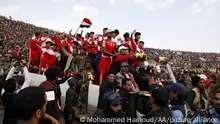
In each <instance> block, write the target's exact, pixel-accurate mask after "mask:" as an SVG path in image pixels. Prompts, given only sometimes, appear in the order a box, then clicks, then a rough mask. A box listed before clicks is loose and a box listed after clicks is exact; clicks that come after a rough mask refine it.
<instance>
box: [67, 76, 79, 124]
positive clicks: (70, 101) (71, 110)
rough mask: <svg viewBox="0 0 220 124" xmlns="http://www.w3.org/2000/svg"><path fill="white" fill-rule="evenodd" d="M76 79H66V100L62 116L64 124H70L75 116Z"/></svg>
mask: <svg viewBox="0 0 220 124" xmlns="http://www.w3.org/2000/svg"><path fill="white" fill-rule="evenodd" d="M77 83H78V80H77V79H75V78H72V79H70V80H68V84H69V89H68V90H67V91H66V101H65V107H64V118H65V122H66V124H72V123H73V119H74V116H75V109H76V102H77V93H76V85H77Z"/></svg>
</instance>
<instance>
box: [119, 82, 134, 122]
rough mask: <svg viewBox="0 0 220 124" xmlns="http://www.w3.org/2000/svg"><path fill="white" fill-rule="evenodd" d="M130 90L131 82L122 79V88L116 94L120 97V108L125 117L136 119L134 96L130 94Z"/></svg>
mask: <svg viewBox="0 0 220 124" xmlns="http://www.w3.org/2000/svg"><path fill="white" fill-rule="evenodd" d="M132 88H133V87H132V82H131V80H130V79H123V80H122V88H121V89H120V90H119V92H118V93H119V95H120V96H121V97H122V103H121V107H122V110H123V111H124V112H125V113H126V115H127V117H131V118H136V109H135V96H133V95H132V94H131V93H130V92H132ZM134 95H135V94H134Z"/></svg>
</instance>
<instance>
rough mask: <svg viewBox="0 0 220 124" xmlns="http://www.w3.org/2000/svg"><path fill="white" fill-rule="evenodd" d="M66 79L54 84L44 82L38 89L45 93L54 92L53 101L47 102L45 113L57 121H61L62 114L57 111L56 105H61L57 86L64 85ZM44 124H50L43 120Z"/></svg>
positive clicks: (59, 91)
mask: <svg viewBox="0 0 220 124" xmlns="http://www.w3.org/2000/svg"><path fill="white" fill-rule="evenodd" d="M67 79H68V77H67V78H64V79H62V80H58V81H57V82H56V83H50V82H49V81H44V82H42V83H41V84H40V86H39V87H41V88H43V89H45V91H54V92H55V100H54V101H49V102H47V109H46V113H47V114H49V115H50V116H52V117H54V118H55V119H57V120H60V119H61V116H62V113H61V111H60V109H59V105H58V103H59V104H60V105H61V100H60V99H61V90H60V86H59V84H61V83H64V82H65V81H66V80H67ZM44 124H51V122H50V121H48V120H46V119H45V120H44Z"/></svg>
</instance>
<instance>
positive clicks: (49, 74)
mask: <svg viewBox="0 0 220 124" xmlns="http://www.w3.org/2000/svg"><path fill="white" fill-rule="evenodd" d="M60 74H61V71H60V69H59V68H58V67H56V66H54V67H50V68H48V69H47V70H46V72H45V76H46V78H47V80H48V81H54V80H56V77H57V76H60Z"/></svg>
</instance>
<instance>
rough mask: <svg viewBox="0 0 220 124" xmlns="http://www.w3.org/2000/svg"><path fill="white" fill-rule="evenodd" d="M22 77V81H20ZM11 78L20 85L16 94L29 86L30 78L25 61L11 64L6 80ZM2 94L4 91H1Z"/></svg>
mask: <svg viewBox="0 0 220 124" xmlns="http://www.w3.org/2000/svg"><path fill="white" fill-rule="evenodd" d="M22 76H24V80H23V79H22ZM12 77H15V78H16V80H17V81H18V83H19V85H20V88H19V89H18V90H17V91H16V92H18V91H19V90H21V89H24V88H25V87H29V86H30V82H31V77H30V75H29V72H28V69H27V67H26V61H25V60H21V61H15V62H14V63H13V67H12V68H11V70H10V71H9V73H8V75H7V77H6V80H8V79H9V78H12ZM22 80H23V81H22ZM3 93H4V90H2V94H3Z"/></svg>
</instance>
